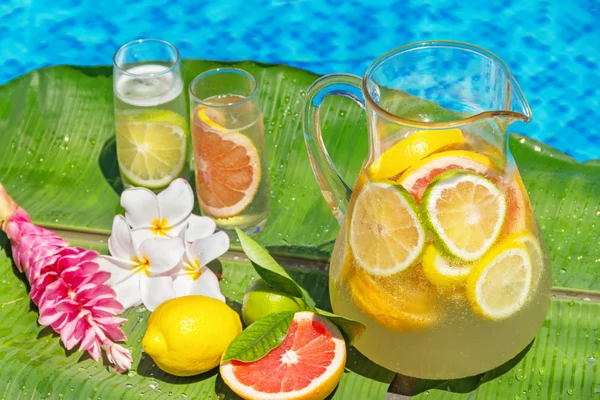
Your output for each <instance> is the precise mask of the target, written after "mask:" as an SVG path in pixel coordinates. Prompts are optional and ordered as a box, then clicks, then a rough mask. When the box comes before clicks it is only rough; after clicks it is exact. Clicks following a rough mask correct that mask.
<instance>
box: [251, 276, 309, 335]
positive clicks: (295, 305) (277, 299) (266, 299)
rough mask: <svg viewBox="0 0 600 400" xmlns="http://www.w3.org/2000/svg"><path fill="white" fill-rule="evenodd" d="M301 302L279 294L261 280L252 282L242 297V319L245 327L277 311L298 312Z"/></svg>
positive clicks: (301, 307)
mask: <svg viewBox="0 0 600 400" xmlns="http://www.w3.org/2000/svg"><path fill="white" fill-rule="evenodd" d="M302 309H303V303H302V300H301V299H299V298H297V297H293V296H290V295H288V294H286V293H283V292H280V291H278V290H276V289H274V288H273V287H271V286H269V284H267V282H265V281H264V280H262V279H259V280H257V281H256V282H254V284H253V285H252V286H250V287H249V288H248V291H246V294H245V295H244V301H243V303H242V318H243V319H244V323H245V324H246V325H250V324H252V323H253V322H254V321H256V320H259V319H261V318H262V317H265V316H267V315H269V314H272V313H274V312H278V311H300V310H302Z"/></svg>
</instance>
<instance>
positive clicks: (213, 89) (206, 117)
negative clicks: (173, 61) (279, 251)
mask: <svg viewBox="0 0 600 400" xmlns="http://www.w3.org/2000/svg"><path fill="white" fill-rule="evenodd" d="M257 89H258V84H257V82H256V79H254V77H253V76H252V75H251V74H249V73H248V72H246V71H243V70H241V69H236V68H217V69H212V70H210V71H206V72H204V73H202V74H200V75H198V76H197V77H196V78H195V79H194V80H193V81H192V82H191V83H190V109H191V111H190V115H191V121H192V123H191V124H192V143H193V148H194V165H195V175H196V191H197V195H198V201H199V203H200V208H201V211H202V214H203V215H208V216H210V217H212V218H214V219H215V221H216V222H217V225H218V226H219V227H220V228H222V229H226V230H227V229H233V228H235V227H238V228H240V229H243V230H245V231H246V233H249V234H256V233H258V232H260V231H261V230H262V228H263V227H264V225H265V223H266V221H267V215H268V213H269V175H268V169H267V164H266V158H265V135H264V123H263V116H262V112H261V110H260V106H259V99H258V90H257Z"/></svg>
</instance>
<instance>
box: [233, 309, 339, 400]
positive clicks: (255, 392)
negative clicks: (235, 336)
mask: <svg viewBox="0 0 600 400" xmlns="http://www.w3.org/2000/svg"><path fill="white" fill-rule="evenodd" d="M345 364H346V347H345V344H344V339H343V338H342V335H341V333H340V331H339V330H338V328H337V327H336V326H335V325H334V324H332V323H331V322H330V321H329V320H327V319H325V318H323V317H320V316H318V315H316V314H314V313H312V312H310V311H302V312H298V313H296V314H295V315H294V319H293V320H292V324H291V325H290V328H289V330H288V333H287V336H286V337H285V339H284V340H283V342H282V343H281V344H280V345H279V346H278V347H276V348H274V349H273V350H271V352H269V354H267V355H266V356H265V357H263V358H261V359H260V360H258V361H254V362H248V363H246V362H241V361H235V360H233V361H225V362H223V363H221V377H222V378H223V381H224V382H225V383H226V384H227V386H229V387H230V388H231V390H233V391H234V392H235V393H236V394H238V395H239V396H241V397H243V398H244V399H260V400H269V399H277V400H291V399H294V400H296V399H324V398H325V397H327V396H328V395H329V394H330V393H331V392H332V391H333V389H334V388H335V387H336V385H337V384H338V383H339V381H340V379H341V377H342V373H343V372H344V366H345Z"/></svg>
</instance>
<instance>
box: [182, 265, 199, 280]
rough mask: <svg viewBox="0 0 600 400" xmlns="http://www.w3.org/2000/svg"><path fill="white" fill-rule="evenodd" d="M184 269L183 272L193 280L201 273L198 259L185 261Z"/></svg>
mask: <svg viewBox="0 0 600 400" xmlns="http://www.w3.org/2000/svg"><path fill="white" fill-rule="evenodd" d="M184 269H185V273H186V274H187V275H189V277H190V278H191V279H192V280H193V281H195V280H196V279H198V278H200V275H202V266H201V265H200V260H193V261H192V263H191V264H188V263H185V266H184Z"/></svg>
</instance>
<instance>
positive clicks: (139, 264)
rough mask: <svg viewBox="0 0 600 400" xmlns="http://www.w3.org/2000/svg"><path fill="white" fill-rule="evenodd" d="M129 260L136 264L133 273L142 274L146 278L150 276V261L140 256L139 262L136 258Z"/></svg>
mask: <svg viewBox="0 0 600 400" xmlns="http://www.w3.org/2000/svg"><path fill="white" fill-rule="evenodd" d="M131 260H132V261H133V262H134V263H135V264H136V265H135V266H134V267H133V270H134V271H135V273H138V272H144V273H145V274H146V276H150V261H149V260H148V259H147V258H146V256H142V259H141V260H140V259H139V258H137V257H133V258H132V259H131Z"/></svg>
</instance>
